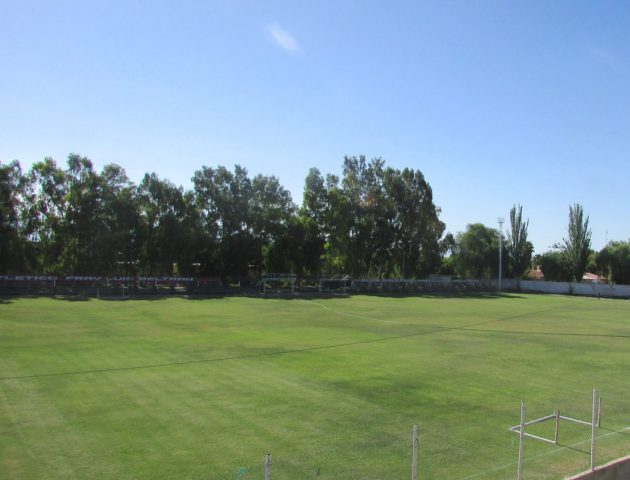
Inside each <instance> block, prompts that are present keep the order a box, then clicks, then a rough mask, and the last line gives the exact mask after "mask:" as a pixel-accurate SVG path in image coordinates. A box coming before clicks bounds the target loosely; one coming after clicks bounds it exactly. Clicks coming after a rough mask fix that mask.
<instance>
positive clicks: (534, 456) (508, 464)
mask: <svg viewBox="0 0 630 480" xmlns="http://www.w3.org/2000/svg"><path fill="white" fill-rule="evenodd" d="M627 430H630V427H624V428H622V429H621V430H616V431H614V432H609V433H605V434H604V435H598V436H597V438H598V439H600V438H606V437H610V436H611V435H615V434H616V433H621V432H625V431H627ZM587 443H588V444H590V443H591V439H590V438H589V439H587V440H582V441H581V442H577V443H574V444H573V445H559V446H558V447H559V448H556V449H554V450H551V451H549V452H543V453H539V454H538V455H533V456H531V457H528V458H526V459H525V463H527V462H531V461H532V460H536V459H538V458H542V457H548V456H550V455H554V454H556V453H558V452H560V451H562V450H570V449H572V448H576V447H579V446H580V445H584V444H587ZM516 464H517V462H511V463H505V464H503V465H498V466H496V467H493V468H490V469H488V470H484V471H483V472H480V473H475V474H474V475H470V476H468V477H464V478H462V479H460V480H471V479H473V478H479V477H481V476H483V475H486V474H487V473H490V472H497V471H499V470H503V469H505V468H508V467H514V466H515V465H516Z"/></svg>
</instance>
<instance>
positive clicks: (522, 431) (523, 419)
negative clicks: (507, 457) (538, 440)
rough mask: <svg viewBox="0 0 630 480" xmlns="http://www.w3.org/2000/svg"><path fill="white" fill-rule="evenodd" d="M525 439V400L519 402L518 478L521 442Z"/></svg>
mask: <svg viewBox="0 0 630 480" xmlns="http://www.w3.org/2000/svg"><path fill="white" fill-rule="evenodd" d="M524 440H525V402H521V430H520V432H519V436H518V477H517V478H518V480H523V443H524Z"/></svg>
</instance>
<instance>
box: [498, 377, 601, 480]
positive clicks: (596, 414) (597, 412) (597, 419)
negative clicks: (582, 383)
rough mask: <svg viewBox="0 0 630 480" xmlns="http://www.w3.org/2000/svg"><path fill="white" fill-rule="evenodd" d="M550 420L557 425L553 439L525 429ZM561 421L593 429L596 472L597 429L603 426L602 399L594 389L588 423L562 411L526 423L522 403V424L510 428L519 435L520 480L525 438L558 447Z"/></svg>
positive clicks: (592, 458)
mask: <svg viewBox="0 0 630 480" xmlns="http://www.w3.org/2000/svg"><path fill="white" fill-rule="evenodd" d="M549 420H555V423H556V426H555V430H554V436H553V439H550V438H545V437H541V436H538V435H533V434H531V433H527V432H526V431H525V427H528V426H530V425H535V424H537V423H542V422H547V421H549ZM560 420H566V421H568V422H572V423H578V424H580V425H586V426H589V427H591V470H595V466H596V460H595V446H596V440H597V429H598V427H601V424H602V399H601V397H600V396H599V394H598V392H597V390H595V389H593V413H592V417H591V421H590V422H587V421H585V420H579V419H577V418H573V417H567V416H564V415H560V410H556V411H555V412H553V413H552V414H551V415H545V416H544V417H540V418H535V419H534V420H530V421H528V422H526V421H525V402H521V423H520V424H519V425H515V426H513V427H510V428H509V431H510V432H513V433H516V434H518V435H519V443H518V477H517V478H518V480H522V478H523V443H524V440H525V437H527V438H532V439H534V440H538V441H541V442H545V443H550V444H552V445H558V438H559V434H560Z"/></svg>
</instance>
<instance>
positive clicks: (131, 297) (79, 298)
mask: <svg viewBox="0 0 630 480" xmlns="http://www.w3.org/2000/svg"><path fill="white" fill-rule="evenodd" d="M232 297H245V298H259V299H263V300H319V299H331V298H338V299H343V298H352V297H380V298H429V299H436V300H440V299H442V300H447V299H454V298H461V299H481V300H497V299H524V298H526V297H524V296H522V295H518V294H515V293H505V292H502V293H499V292H483V291H480V292H347V293H344V292H321V293H320V292H309V291H307V292H304V291H302V292H266V293H262V292H260V291H257V290H254V289H251V290H249V289H247V290H235V291H218V292H203V293H194V292H193V293H184V292H182V293H138V292H132V293H131V294H128V293H127V294H125V295H120V294H113V295H103V294H101V295H98V296H97V295H96V294H94V293H93V292H77V293H72V292H65V293H52V292H51V293H24V294H20V293H9V294H0V305H2V304H9V303H12V302H13V301H14V300H17V299H22V298H51V299H53V300H60V301H66V302H89V301H91V300H102V301H106V302H121V301H122V302H128V301H137V300H144V301H158V300H167V299H170V298H182V299H185V300H193V301H199V300H220V299H224V298H232Z"/></svg>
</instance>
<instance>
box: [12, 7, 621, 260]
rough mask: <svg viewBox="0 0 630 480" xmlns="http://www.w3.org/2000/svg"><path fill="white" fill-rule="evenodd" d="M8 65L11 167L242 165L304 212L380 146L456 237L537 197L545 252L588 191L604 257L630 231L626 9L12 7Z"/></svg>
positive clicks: (186, 174) (161, 170)
mask: <svg viewBox="0 0 630 480" xmlns="http://www.w3.org/2000/svg"><path fill="white" fill-rule="evenodd" d="M0 72H1V73H0V160H1V161H3V162H7V161H10V160H13V159H18V160H20V162H21V163H22V165H23V166H25V167H29V166H30V165H31V164H32V163H33V162H34V161H37V160H41V159H43V158H44V157H46V156H52V157H53V158H55V159H56V160H57V161H58V162H59V163H60V164H65V158H66V156H67V155H68V154H69V153H70V152H75V153H79V154H82V155H86V156H88V157H90V158H91V159H92V160H93V161H94V163H95V165H96V167H97V168H99V169H100V168H101V167H102V166H103V165H105V164H107V163H118V164H120V165H122V166H123V167H124V168H125V169H126V170H127V173H128V174H129V176H130V178H131V179H132V180H133V181H135V182H138V181H139V180H140V179H141V177H142V175H143V174H144V173H145V172H150V171H155V172H157V173H158V174H159V175H160V176H161V177H165V178H168V179H170V180H171V181H173V182H175V183H177V184H181V185H183V186H184V187H189V186H190V177H191V176H192V174H193V172H194V171H195V170H197V169H199V168H200V167H201V166H202V165H208V166H215V165H217V164H222V165H226V166H228V167H232V166H233V165H234V164H235V163H239V164H241V165H243V166H245V167H246V168H247V169H248V171H249V172H250V174H252V175H254V174H256V173H264V174H268V175H271V174H272V175H276V176H277V177H279V178H280V180H281V182H282V184H283V185H284V186H285V187H286V188H288V189H289V190H291V192H292V194H293V197H294V200H295V201H296V202H297V203H298V204H299V203H301V200H302V187H303V181H304V177H305V176H306V174H307V173H308V169H309V168H310V167H312V166H316V167H318V168H319V169H320V170H321V171H322V172H323V173H339V172H340V168H341V162H342V158H343V156H344V155H346V154H348V155H358V154H364V155H366V156H367V157H368V158H371V157H382V158H384V159H385V160H386V162H387V164H388V165H391V166H394V167H397V168H403V167H412V168H416V169H420V170H421V171H422V172H423V173H424V174H425V176H426V178H427V180H428V181H429V183H430V184H431V186H432V187H433V191H434V198H435V202H436V204H437V205H438V206H440V207H441V208H442V214H441V218H442V220H443V221H444V222H446V224H447V229H448V230H449V231H451V232H453V233H456V232H458V231H462V230H464V229H465V227H466V225H467V224H468V223H474V222H482V223H485V224H486V225H490V226H496V218H497V217H498V216H504V217H506V218H507V217H508V212H509V209H510V207H511V206H512V205H513V204H514V203H520V204H522V205H523V207H524V213H525V215H526V216H527V217H529V219H530V229H529V231H530V239H531V240H532V241H533V242H534V246H535V249H536V251H537V252H544V251H546V250H548V248H549V246H550V245H551V244H553V243H554V242H557V241H560V240H561V239H562V238H563V237H564V236H566V224H567V218H568V210H569V205H570V204H573V203H575V202H579V203H581V204H582V205H583V206H584V208H585V210H586V212H587V213H588V214H589V215H590V219H591V227H592V231H593V246H594V247H595V248H597V249H600V248H602V247H603V246H604V244H605V239H606V238H608V239H617V240H627V239H628V238H630V215H629V213H628V205H629V202H628V200H629V196H630V169H629V166H630V2H627V1H579V0H571V1H559V0H557V1H527V2H522V1H521V2H511V1H461V2H454V1H446V0H439V1H408V2H403V1H387V2H385V1H382V2H370V1H366V0H357V1H343V0H337V1H314V2H301V1H268V0H266V1H251V2H246V1H238V0H235V1H215V2H212V1H186V0H177V1H157V0H155V1H149V0H144V1H134V0H125V1H114V0H111V1H87V0H84V1H65V0H47V1H31V0H16V1H14V0H0ZM606 235H607V237H606Z"/></svg>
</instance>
